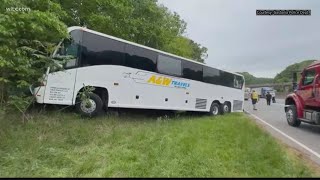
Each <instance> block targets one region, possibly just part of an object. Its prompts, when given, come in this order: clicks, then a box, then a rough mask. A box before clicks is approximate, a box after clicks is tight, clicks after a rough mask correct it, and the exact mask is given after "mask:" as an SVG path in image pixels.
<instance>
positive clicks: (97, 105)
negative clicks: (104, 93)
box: [76, 93, 103, 117]
mask: <svg viewBox="0 0 320 180" xmlns="http://www.w3.org/2000/svg"><path fill="white" fill-rule="evenodd" d="M88 101H89V103H86V101H81V100H80V101H78V102H77V103H76V109H77V111H78V112H79V113H80V114H81V115H83V116H87V117H93V116H96V115H97V114H98V113H99V112H101V110H102V107H103V102H102V100H101V98H100V97H99V96H98V95H97V94H95V93H91V94H90V95H89V99H88Z"/></svg>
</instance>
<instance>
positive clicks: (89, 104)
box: [80, 99, 96, 114]
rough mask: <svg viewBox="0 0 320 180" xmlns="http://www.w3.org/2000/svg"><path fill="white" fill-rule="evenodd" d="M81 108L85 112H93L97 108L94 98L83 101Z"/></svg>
mask: <svg viewBox="0 0 320 180" xmlns="http://www.w3.org/2000/svg"><path fill="white" fill-rule="evenodd" d="M80 108H81V110H82V111H83V112H85V113H88V114H90V113H92V112H93V111H94V110H95V109H96V103H95V102H94V101H93V100H92V99H88V100H85V101H82V102H81V104H80Z"/></svg>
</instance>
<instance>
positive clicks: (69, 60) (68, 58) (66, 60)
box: [53, 30, 82, 69]
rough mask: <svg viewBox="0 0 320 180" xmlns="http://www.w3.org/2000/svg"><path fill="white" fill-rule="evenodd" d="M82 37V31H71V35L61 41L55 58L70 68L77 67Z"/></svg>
mask: <svg viewBox="0 0 320 180" xmlns="http://www.w3.org/2000/svg"><path fill="white" fill-rule="evenodd" d="M81 38H82V32H81V31H79V30H74V31H71V32H70V37H69V38H66V39H64V40H63V41H62V42H60V43H59V45H58V47H57V48H58V49H57V50H56V52H55V54H54V55H53V58H54V59H55V60H56V62H57V63H58V64H60V65H63V67H64V68H66V69H70V68H74V67H77V64H78V62H77V61H78V51H79V47H80V42H81Z"/></svg>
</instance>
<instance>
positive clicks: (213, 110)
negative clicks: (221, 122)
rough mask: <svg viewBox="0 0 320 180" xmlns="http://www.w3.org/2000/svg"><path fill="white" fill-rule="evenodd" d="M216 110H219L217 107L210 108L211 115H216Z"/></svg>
mask: <svg viewBox="0 0 320 180" xmlns="http://www.w3.org/2000/svg"><path fill="white" fill-rule="evenodd" d="M218 112H219V109H218V107H216V106H214V107H213V109H212V114H213V115H217V114H218Z"/></svg>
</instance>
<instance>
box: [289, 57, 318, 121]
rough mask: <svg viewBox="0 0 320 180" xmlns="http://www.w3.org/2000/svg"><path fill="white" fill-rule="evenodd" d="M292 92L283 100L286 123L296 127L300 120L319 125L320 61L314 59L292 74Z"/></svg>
mask: <svg viewBox="0 0 320 180" xmlns="http://www.w3.org/2000/svg"><path fill="white" fill-rule="evenodd" d="M292 82H293V89H294V92H293V93H291V94H289V95H288V96H287V97H286V100H285V108H284V110H285V112H286V117H287V121H288V124H289V125H290V126H294V127H298V126H299V125H300V124H301V122H305V123H310V124H315V125H320V61H315V62H313V63H312V64H310V65H309V66H308V67H306V68H305V69H304V70H303V71H302V72H301V79H300V81H299V83H298V84H297V83H296V82H297V74H296V73H294V74H293V81H292Z"/></svg>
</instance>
